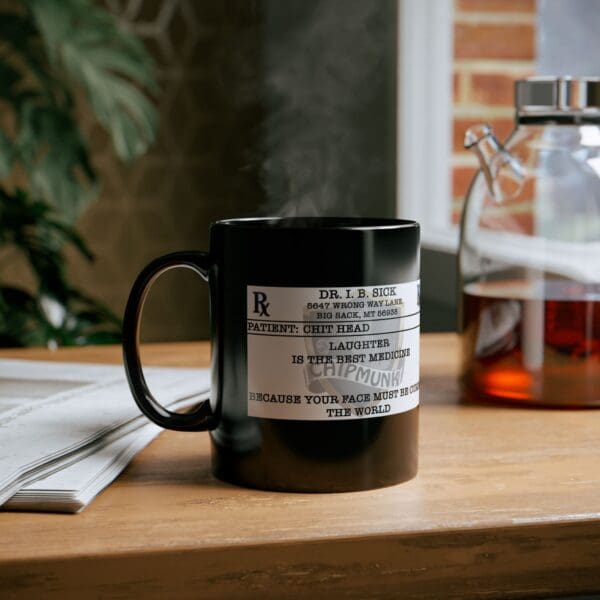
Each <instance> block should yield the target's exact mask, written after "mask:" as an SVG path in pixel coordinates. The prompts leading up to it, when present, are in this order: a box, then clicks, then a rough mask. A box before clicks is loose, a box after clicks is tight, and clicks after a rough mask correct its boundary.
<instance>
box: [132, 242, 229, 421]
mask: <svg viewBox="0 0 600 600" xmlns="http://www.w3.org/2000/svg"><path fill="white" fill-rule="evenodd" d="M211 264H212V260H211V258H210V257H209V255H208V254H207V253H206V252H174V253H172V254H167V255H165V256H161V257H159V258H156V259H154V260H153V261H152V262H151V263H150V264H149V265H147V266H146V267H145V268H144V269H143V270H142V272H141V273H140V274H139V275H138V277H137V279H136V280H135V282H134V284H133V287H132V288H131V292H130V294H129V299H128V300H127V306H126V308H125V315H124V318H123V362H124V363H125V372H126V373H127V380H128V382H129V387H130V389H131V393H132V394H133V397H134V399H135V402H136V404H137V405H138V407H139V408H140V410H141V411H142V412H143V413H144V414H145V415H146V416H147V417H148V418H149V419H150V420H151V421H154V422H155V423H156V424H157V425H160V426H161V427H164V428H165V429H174V430H176V431H206V430H208V429H214V427H216V425H217V417H216V415H215V414H214V413H213V412H212V410H211V407H210V400H204V401H203V402H201V403H200V404H199V405H198V407H197V408H196V409H195V410H194V411H193V412H190V413H185V414H182V413H175V412H171V411H170V410H167V409H166V408H165V407H164V406H162V405H161V404H159V402H158V401H157V400H156V398H154V396H153V395H152V394H151V392H150V390H149V389H148V385H147V383H146V379H145V377H144V372H143V369H142V362H141V359H140V352H139V337H140V320H141V315H142V309H143V307H144V302H145V300H146V297H147V295H148V292H149V291H150V287H151V285H152V284H153V283H154V281H156V279H157V278H158V277H160V275H162V274H163V273H165V272H166V271H169V270H170V269H176V268H188V269H191V270H192V271H194V272H195V273H197V274H198V275H200V277H202V279H204V280H205V281H208V277H209V269H210V266H211Z"/></svg>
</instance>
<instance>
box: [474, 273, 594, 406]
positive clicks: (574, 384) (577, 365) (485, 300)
mask: <svg viewBox="0 0 600 600" xmlns="http://www.w3.org/2000/svg"><path fill="white" fill-rule="evenodd" d="M554 283H555V282H554ZM518 287H519V286H518V285H515V284H514V283H513V285H512V286H510V285H509V286H508V288H507V286H506V285H504V286H503V289H502V286H501V285H498V284H487V285H486V284H483V285H482V284H476V285H472V286H467V287H466V288H465V293H464V294H463V318H464V329H463V344H464V345H463V359H464V367H463V372H464V374H465V383H466V391H467V395H468V397H470V398H471V399H475V400H479V399H482V400H496V401H504V402H507V401H508V402H521V403H534V404H540V405H547V406H564V407H586V406H600V301H598V299H597V298H596V295H595V294H588V293H586V292H585V290H582V289H581V287H579V289H578V288H577V285H569V284H559V285H558V286H557V285H556V283H555V284H554V285H553V286H550V291H551V292H553V295H554V296H555V299H543V296H542V298H536V297H535V296H532V295H528V294H522V295H521V298H519V297H518V296H517V297H514V296H513V297H507V296H505V295H504V293H506V291H507V289H508V290H509V291H512V292H513V293H514V292H516V291H518ZM494 293H495V294H496V295H494ZM582 297H583V298H584V299H581V298H582ZM550 298H552V296H551V297H550Z"/></svg>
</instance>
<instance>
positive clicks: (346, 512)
mask: <svg viewBox="0 0 600 600" xmlns="http://www.w3.org/2000/svg"><path fill="white" fill-rule="evenodd" d="M421 355H422V394H421V399H422V409H421V431H420V440H421V443H420V472H419V475H418V477H417V478H416V479H415V480H413V481H411V482H408V483H405V484H401V485H398V486H394V487H391V488H386V489H382V490H375V491H369V492H355V493H349V494H328V495H310V494H283V493H269V492H260V491H253V490H246V489H242V488H237V487H234V486H231V485H228V484H225V483H222V482H220V481H218V480H216V479H214V478H213V477H212V475H211V474H210V456H209V454H210V452H209V441H208V436H207V435H206V434H201V433H200V434H198V433H175V432H165V433H163V434H162V435H161V436H159V438H158V439H157V440H156V441H155V442H153V443H152V444H151V445H150V446H149V447H148V448H147V449H146V450H145V451H143V452H142V453H141V454H140V455H139V456H138V457H137V458H136V459H135V460H134V461H133V463H132V464H131V466H130V467H129V468H128V469H127V471H126V472H125V473H124V474H123V475H122V476H121V477H120V478H119V479H118V480H117V482H116V483H115V484H113V485H112V486H110V488H108V489H107V490H106V491H105V492H103V493H102V494H101V495H100V496H99V497H98V498H97V499H96V500H95V501H94V502H93V503H92V504H91V505H90V506H89V507H88V508H87V509H86V510H85V511H84V512H83V513H81V514H79V515H49V514H27V513H23V514H21V513H0V598H2V600H4V599H5V598H38V597H39V598H71V597H73V598H86V597H100V598H127V597H132V596H139V597H140V598H175V597H181V598H200V597H201V598H238V597H240V598H258V597H261V598H287V597H303V596H308V595H310V596H312V597H314V598H330V597H347V598H366V597H369V598H371V597H373V598H377V597H398V598H496V597H497V598H530V597H549V596H555V595H559V594H577V593H588V594H594V593H595V592H600V412H599V411H596V410H587V411H585V410H580V411H561V410H543V409H542V410H540V409H535V410H533V409H525V408H512V407H495V406H487V405H474V404H464V403H461V402H460V386H459V381H458V378H457V372H458V340H457V338H456V337H455V336H454V335H450V334H444V335H424V336H423V337H422V350H421ZM0 356H15V357H17V356H18V357H29V358H44V359H56V360H70V361H73V360H80V361H86V362H89V361H98V362H118V361H119V360H120V351H119V349H118V348H85V349H69V350H61V351H59V352H55V353H49V352H48V351H45V350H24V351H2V352H1V353H0ZM144 358H145V361H146V363H147V364H148V365H150V364H154V365H158V364H164V365H181V366H200V365H206V364H207V363H208V359H209V349H208V346H207V344H202V343H199V344H175V345H149V346H146V347H145V349H144Z"/></svg>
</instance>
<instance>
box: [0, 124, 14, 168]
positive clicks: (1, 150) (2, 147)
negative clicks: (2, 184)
mask: <svg viewBox="0 0 600 600" xmlns="http://www.w3.org/2000/svg"><path fill="white" fill-rule="evenodd" d="M14 155H15V151H14V148H13V145H12V142H11V141H10V140H9V139H8V136H7V135H6V134H5V133H4V132H3V131H2V130H0V179H4V178H5V177H8V175H9V174H10V170H11V169H12V164H13V160H14Z"/></svg>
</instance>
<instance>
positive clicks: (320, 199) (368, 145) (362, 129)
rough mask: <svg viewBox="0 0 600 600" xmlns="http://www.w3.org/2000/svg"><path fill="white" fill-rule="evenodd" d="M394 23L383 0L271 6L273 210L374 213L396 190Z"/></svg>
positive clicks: (266, 176)
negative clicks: (373, 206)
mask: <svg viewBox="0 0 600 600" xmlns="http://www.w3.org/2000/svg"><path fill="white" fill-rule="evenodd" d="M394 18H395V13H394V9H393V2H387V1H382V0H311V1H306V0H293V1H289V0H288V1H286V2H281V1H280V0H269V2H267V25H266V27H267V31H268V32H269V35H268V42H267V48H266V59H265V62H266V64H265V71H266V84H267V98H268V107H267V117H266V122H265V130H264V140H265V156H266V158H265V160H264V162H263V164H262V177H263V184H264V188H265V190H266V193H267V198H268V202H267V206H266V207H265V210H266V212H268V213H271V214H278V215H280V216H318V215H334V214H337V215H340V214H344V215H354V214H356V215H364V214H372V213H373V210H369V206H368V204H369V200H370V198H369V197H370V196H371V195H372V194H380V195H381V194H383V195H385V194H386V193H387V191H388V188H389V190H391V189H392V188H393V184H392V185H390V184H389V179H390V177H391V178H392V179H393V177H394V174H393V156H389V155H388V154H389V152H390V148H391V147H392V146H393V139H394V134H395V121H394V103H395V93H394V83H393V82H394V68H395V62H394V48H395V44H394V41H395V40H394V39H393V36H394V30H395V27H394V23H393V20H394ZM390 21H392V22H391V23H390ZM390 140H391V141H390ZM390 193H391V191H390ZM382 200H383V201H382ZM391 200H392V201H393V199H391ZM385 203H386V201H385V199H382V198H379V199H378V206H379V207H381V205H382V204H385ZM379 212H381V209H379Z"/></svg>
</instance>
